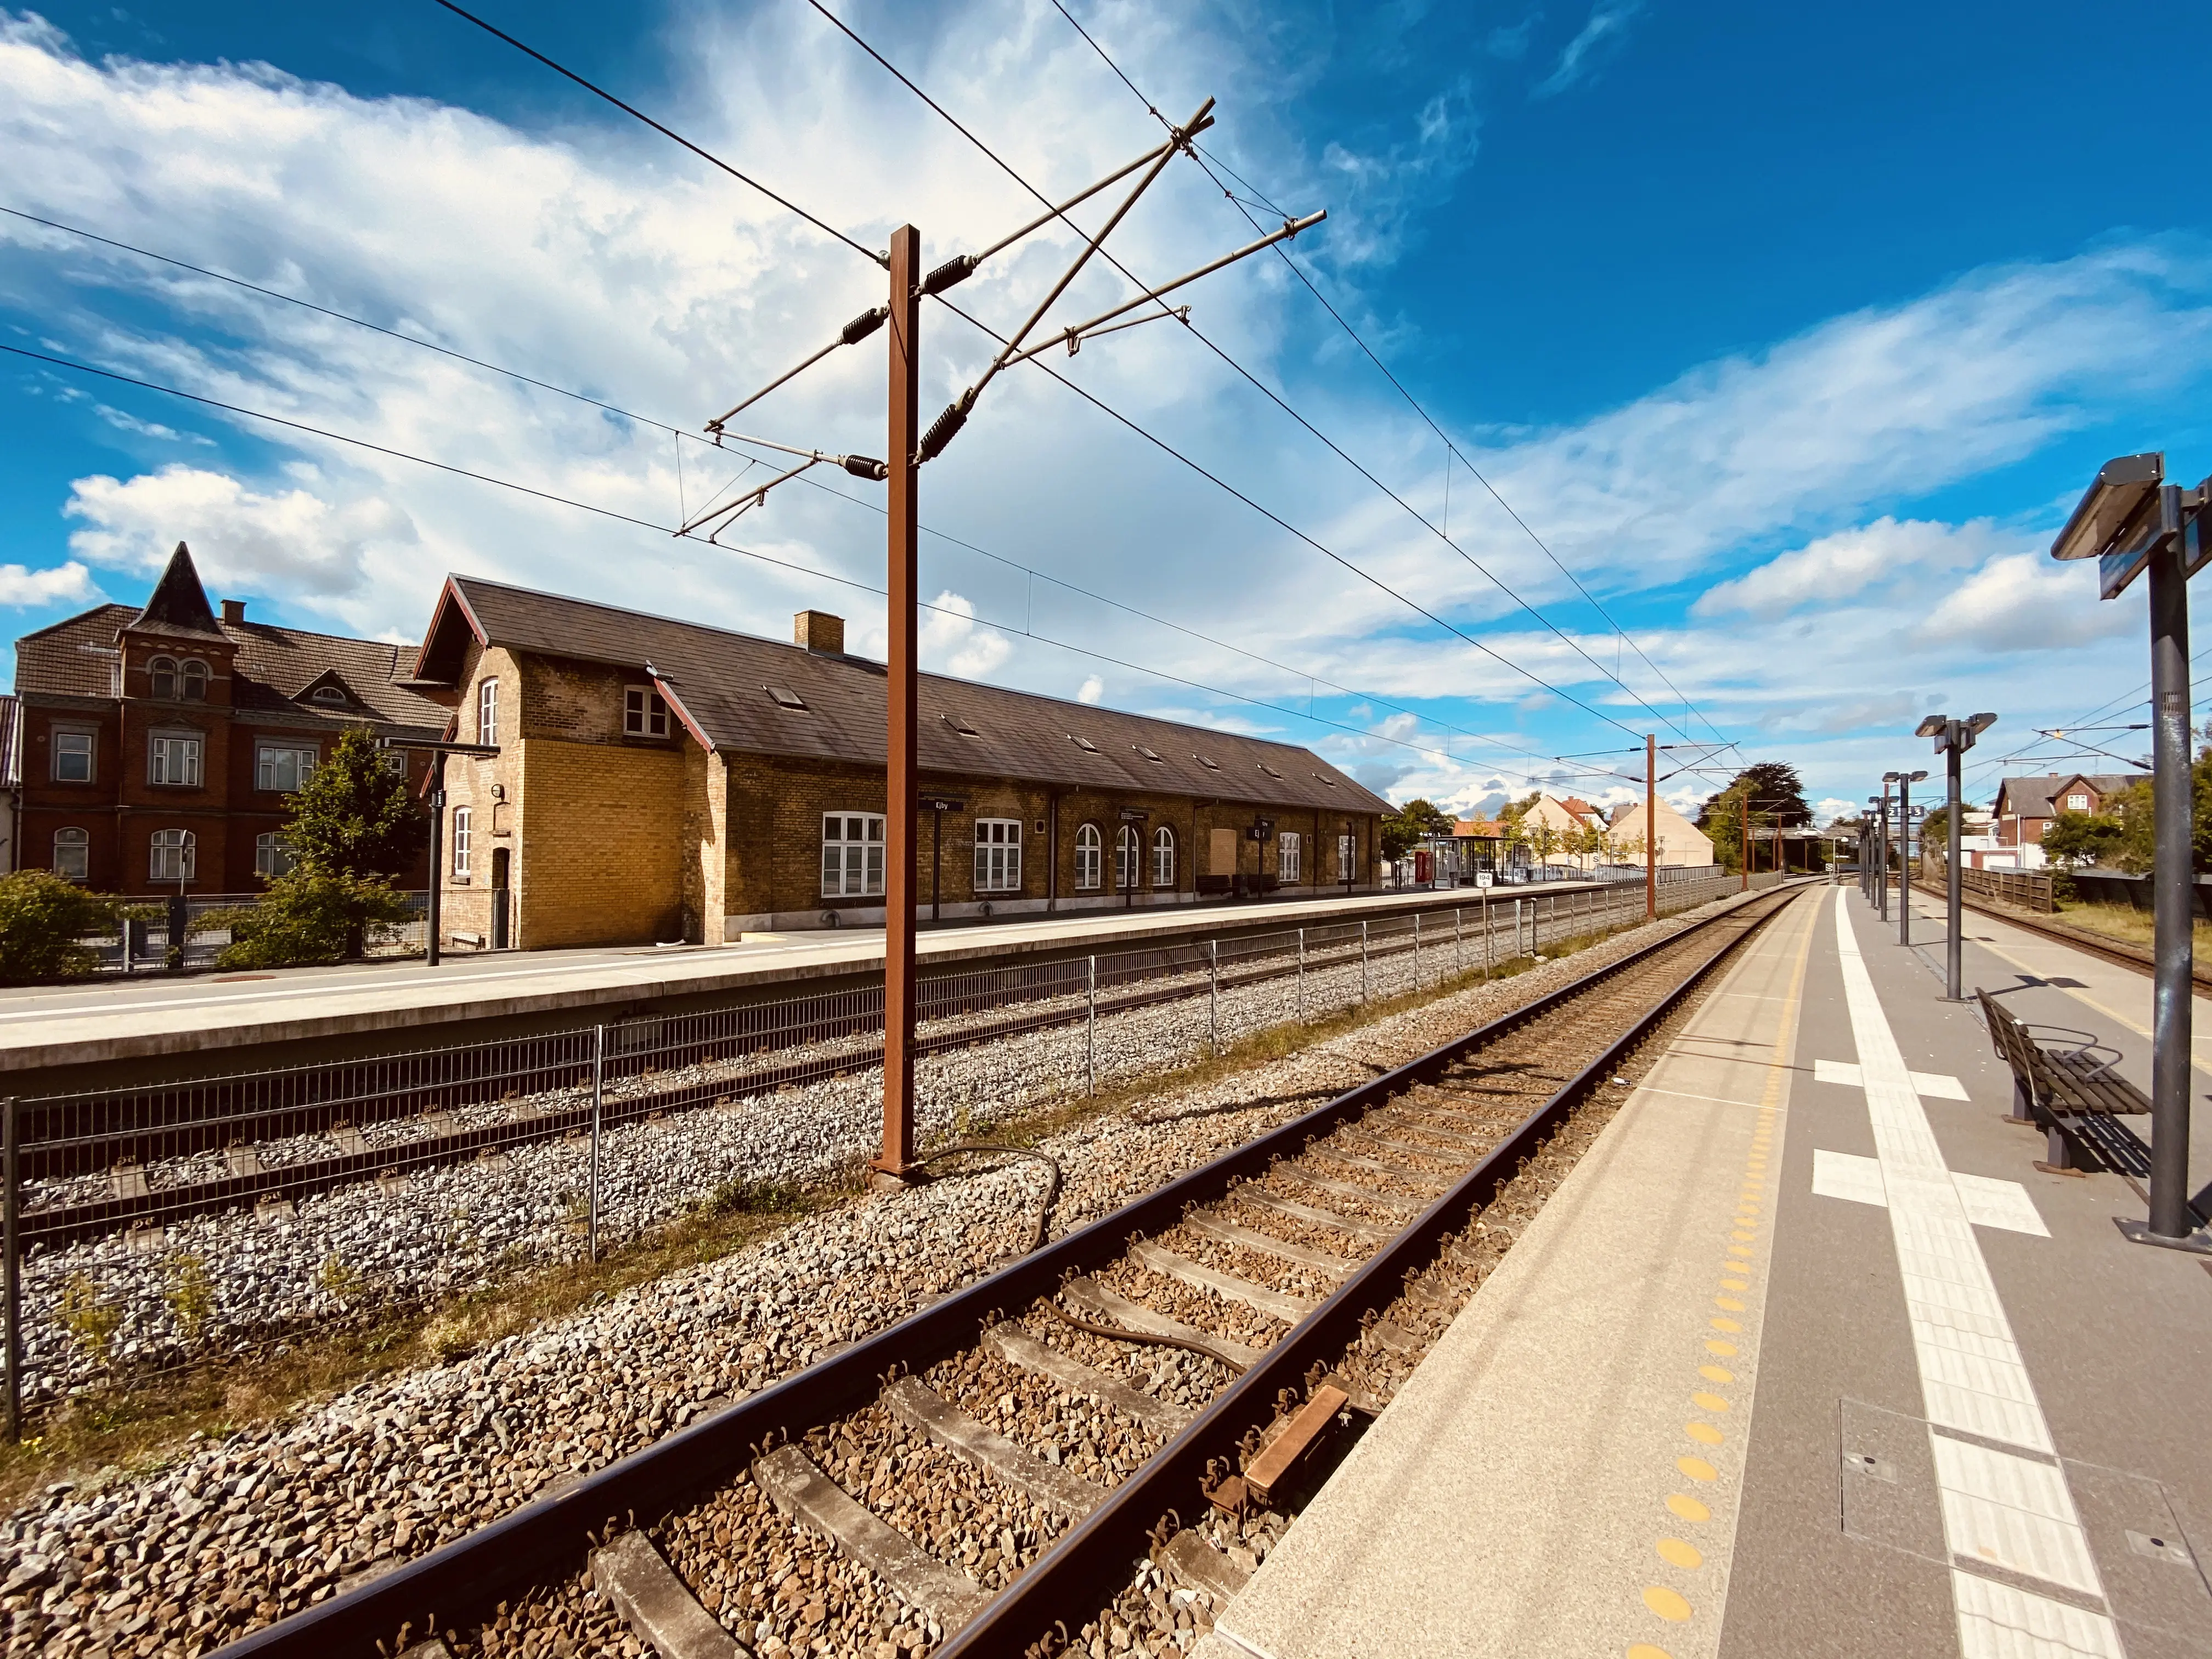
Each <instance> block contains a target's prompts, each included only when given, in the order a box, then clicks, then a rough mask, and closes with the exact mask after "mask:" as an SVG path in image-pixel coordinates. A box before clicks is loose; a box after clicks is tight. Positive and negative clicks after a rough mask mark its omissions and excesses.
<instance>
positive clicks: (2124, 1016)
mask: <svg viewBox="0 0 2212 1659" xmlns="http://www.w3.org/2000/svg"><path fill="white" fill-rule="evenodd" d="M1965 931H1966V935H1967V939H1966V957H1965V961H1966V987H1967V988H1968V989H1969V991H1970V992H1971V990H1972V987H1975V986H1976V985H1980V986H1984V987H1988V988H1989V989H1990V990H1991V991H1992V992H2000V993H2002V994H2003V995H2004V997H2005V1000H2006V1002H2007V1004H2008V1006H2014V1007H2015V1010H2016V1011H2017V1012H2019V1013H2020V1014H2021V1017H2022V1018H2026V1019H2029V1020H2034V1021H2039V1022H2048V1023H2052V1024H2065V1025H2069V1026H2072V1027H2075V1028H2084V1029H2089V1030H2094V1031H2096V1032H2097V1033H2098V1035H2100V1036H2102V1037H2103V1038H2104V1039H2105V1040H2106V1041H2107V1042H2110V1043H2112V1045H2113V1046H2114V1047H2116V1048H2119V1049H2120V1051H2121V1053H2122V1054H2123V1060H2122V1061H2121V1067H2122V1069H2123V1071H2124V1072H2125V1073H2127V1074H2129V1075H2130V1077H2132V1078H2134V1079H2135V1080H2136V1081H2138V1082H2140V1083H2144V1084H2147V1083H2148V1036H2147V1035H2146V1034H2147V1032H2148V1026H2149V1003H2148V998H2149V984H2150V981H2148V979H2147V978H2143V977H2141V976H2131V975H2128V973H2127V970H2125V969H2120V968H2118V967H2116V966H2113V965H2112V964H2106V963H2100V962H2097V961H2095V960H2094V959H2092V958H2089V957H2085V956H2082V955H2081V953H2079V952H2075V951H2069V950H2068V949H2067V948H2066V947H2064V946H2063V945H2053V944H2051V942H2050V941H2048V940H2046V939H2039V938H2036V937H2035V936H2032V935H2027V934H2026V933H2023V932H2021V930H2017V929H2006V928H2004V927H2002V924H2000V923H1995V922H1992V921H1990V920H1989V919H1986V918H1984V917H1981V916H1978V915H1972V913H1969V915H1968V916H1967V918H1966V929H1965ZM1914 933H1915V938H1914V941H1913V944H1912V945H1911V947H1900V946H1899V945H1898V944H1897V943H1896V932H1895V925H1894V922H1892V923H1891V924H1890V925H1889V926H1887V927H1885V926H1884V925H1883V924H1882V923H1881V921H1879V920H1877V918H1876V917H1875V915H1874V912H1873V910H1872V908H1871V907H1869V905H1868V904H1867V902H1865V901H1864V900H1863V898H1862V897H1861V896H1860V895H1859V893H1858V891H1857V889H1856V887H1826V888H1814V889H1808V890H1807V891H1806V892H1805V893H1804V894H1803V895H1802V896H1800V897H1799V898H1798V899H1797V900H1796V901H1795V902H1793V903H1792V904H1791V905H1790V907H1789V908H1788V909H1787V910H1786V911H1785V912H1784V915H1781V916H1780V917H1778V919H1777V920H1776V921H1774V922H1773V923H1772V924H1771V925H1770V926H1769V927H1768V928H1767V929H1766V930H1765V933H1763V934H1762V935H1761V937H1760V938H1759V939H1757V940H1756V941H1754V942H1753V945H1752V946H1751V947H1750V948H1749V949H1748V950H1747V952H1746V953H1745V955H1744V956H1743V957H1741V959H1740V960H1739V961H1738V963H1736V964H1735V966H1734V967H1733V968H1732V969H1730V970H1729V973H1728V974H1727V975H1726V977H1725V978H1724V980H1723V982H1722V983H1721V984H1720V985H1719V986H1718V987H1717V988H1716V989H1715V990H1714V991H1713V992H1712V993H1711V994H1709V995H1708V996H1707V997H1706V999H1705V1001H1704V1002H1703V1003H1702V1004H1701V1005H1700V1006H1699V1007H1698V1009H1697V1010H1696V1011H1695V1012H1694V1013H1693V1014H1692V1017H1691V1018H1689V1019H1688V1020H1687V1021H1686V1022H1685V1024H1684V1025H1683V1027H1682V1028H1681V1030H1680V1031H1679V1033H1678V1035H1677V1036H1674V1038H1673V1039H1672V1040H1671V1042H1669V1044H1668V1047H1667V1048H1666V1050H1665V1052H1664V1053H1663V1054H1662V1055H1661V1056H1660V1057H1659V1058H1658V1059H1657V1060H1656V1061H1655V1062H1654V1063H1653V1064H1652V1065H1651V1066H1650V1069H1649V1070H1648V1071H1647V1072H1646V1073H1644V1076H1643V1077H1642V1078H1641V1079H1640V1080H1639V1081H1638V1084H1637V1086H1636V1087H1635V1089H1634V1090H1633V1091H1632V1095H1631V1097H1630V1099H1629V1101H1628V1103H1627V1104H1626V1107H1625V1108H1624V1109H1623V1110H1622V1111H1621V1112H1620V1114H1619V1115H1617V1116H1616V1117H1615V1118H1614V1120H1613V1122H1612V1123H1611V1124H1609V1125H1608V1126H1607V1129H1606V1131H1605V1133H1603V1134H1602V1135H1601V1137H1600V1139H1599V1140H1598V1141H1597V1143H1596V1144H1595V1146H1593V1147H1592V1148H1591V1149H1590V1151H1589V1152H1588V1153H1586V1154H1585V1155H1584V1156H1583V1158H1582V1160H1581V1161H1580V1163H1578V1164H1577V1166H1576V1167H1575V1169H1574V1170H1573V1171H1572V1173H1571V1175H1570V1176H1568V1177H1567V1179H1566V1180H1565V1182H1563V1183H1562V1185H1561V1187H1560V1188H1559V1191H1558V1192H1557V1193H1556V1194H1554V1195H1553V1197H1552V1199H1551V1200H1549V1201H1548V1202H1547V1204H1546V1206H1545V1207H1544V1208H1543V1210H1542V1211H1541V1212H1540V1214H1539V1215H1538V1217H1537V1218H1536V1219H1535V1221H1534V1223H1532V1224H1531V1225H1529V1226H1528V1229H1527V1230H1526V1231H1525V1232H1524V1233H1523V1235H1522V1237H1521V1238H1520V1240H1519V1241H1518V1242H1517V1243H1516V1244H1515V1246H1514V1248H1513V1249H1512V1250H1511V1251H1510V1253H1509V1254H1508V1255H1507V1256H1506V1258H1505V1260H1504V1262H1503V1263H1502V1264H1501V1265H1500V1266H1499V1267H1498V1270H1497V1271H1496V1272H1495V1273H1493V1274H1492V1276H1491V1278H1490V1279H1489V1280H1488V1281H1487V1282H1486V1284H1485V1285H1483V1287H1482V1289H1481V1290H1480V1292H1479V1293H1478V1294H1477V1295H1476V1296H1475V1297H1474V1299H1473V1301H1471V1302H1470V1303H1469V1304H1468V1308H1467V1309H1466V1310H1465V1311H1464V1312H1463V1313H1462V1315H1461V1316H1460V1317H1459V1319H1458V1320H1457V1321H1456V1322H1455V1323H1454V1324H1453V1326H1452V1328H1450V1330H1449V1332H1448V1333H1447V1334H1445V1336H1444V1337H1443V1340H1441V1341H1440V1342H1439V1343H1438V1345H1437V1347H1436V1348H1435V1349H1434V1350H1432V1351H1431V1354H1430V1355H1429V1357H1428V1358H1427V1359H1426V1360H1425V1362H1424V1363H1423V1364H1422V1365H1421V1367H1420V1368H1419V1370H1417V1371H1416V1372H1415V1373H1414V1375H1413V1377H1412V1378H1411V1379H1410V1380H1409V1382H1408V1383H1407V1386H1406V1387H1405V1389H1403V1391H1402V1392H1401V1394H1400V1395H1398V1397H1397V1398H1396V1399H1395V1400H1394V1401H1392V1402H1391V1403H1390V1405H1389V1407H1387V1408H1386V1409H1385V1410H1384V1411H1383V1413H1382V1415H1381V1416H1380V1417H1379V1418H1378V1419H1376V1422H1375V1423H1374V1425H1372V1426H1371V1427H1370V1430H1369V1431H1368V1432H1367V1434H1366V1435H1365V1436H1364V1437H1363V1438H1362V1440H1361V1441H1360V1442H1359V1443H1358V1445H1357V1446H1356V1447H1354V1448H1353V1449H1352V1452H1351V1453H1350V1454H1349V1455H1348V1456H1347V1457H1346V1461H1345V1462H1344V1463H1343V1465H1342V1466H1341V1467H1340V1468H1339V1469H1338V1470H1337V1471H1336V1473H1335V1474H1334V1476H1333V1477H1332V1479H1331V1480H1329V1482H1328V1485H1327V1486H1324V1487H1323V1488H1322V1491H1321V1492H1320V1493H1319V1494H1318V1495H1317V1496H1316V1498H1315V1499H1314V1501H1313V1502H1312V1504H1310V1506H1309V1508H1308V1509H1307V1510H1306V1511H1305V1512H1304V1515H1303V1516H1301V1517H1300V1519H1299V1520H1298V1522H1297V1524H1296V1525H1295V1526H1293V1527H1292V1528H1291V1530H1290V1532H1289V1534H1287V1535H1286V1536H1285V1539H1284V1540H1283V1541H1282V1542H1281V1543H1280V1544H1279V1546H1278V1547H1276V1549H1275V1550H1274V1551H1273V1553H1270V1554H1269V1555H1268V1557H1267V1559H1266V1561H1265V1562H1264V1563H1262V1564H1261V1567H1260V1570H1259V1571H1258V1572H1257V1573H1256V1574H1255V1576H1254V1577H1252V1579H1251V1580H1250V1582H1249V1583H1248V1584H1247V1585H1246V1586H1245V1588H1244V1589H1243V1592H1242V1593H1241V1594H1240V1595H1238V1596H1237V1599H1236V1600H1235V1601H1233V1602H1232V1603H1231V1605H1230V1606H1229V1607H1227V1608H1226V1609H1225V1611H1224V1613H1222V1615H1221V1616H1220V1618H1219V1619H1218V1621H1217V1623H1216V1625H1215V1627H1214V1630H1213V1632H1212V1634H1211V1635H1209V1636H1208V1637H1207V1638H1205V1640H1204V1641H1203V1642H1201V1644H1200V1646H1199V1649H1198V1652H1199V1653H1200V1655H1203V1656H1204V1659H1254V1656H1261V1659H1324V1656H1327V1659H1370V1656H1371V1659H1383V1656H1391V1659H1424V1656H1437V1659H1443V1656H1447V1655H1449V1656H1455V1659H1465V1656H1490V1655H1497V1656H1506V1655H1512V1656H1526V1655H1538V1654H1542V1655H1552V1654H1559V1655H1606V1656H1626V1659H1689V1656H1692V1655H1696V1656H1711V1655H1720V1656H1723V1659H1764V1656H1784V1655H1787V1656H1837V1659H1841V1656H1846V1655H1849V1656H1863V1655H1871V1654H1880V1655H1883V1656H1904V1659H1923V1656H1924V1659H1951V1656H1959V1655H1964V1656H1966V1659H2031V1656H2033V1659H2067V1656H2096V1659H2117V1656H2121V1655H2127V1656H2131V1659H2181V1656H2184V1655H2196V1656H2202V1655H2203V1654H2205V1653H2207V1652H2208V1651H2212V1588H2208V1584H2207V1580H2206V1576H2205V1572H2204V1563H2205V1561H2206V1559H2207V1554H2208V1552H2212V1435H2208V1434H2207V1432H2206V1431H2205V1425H2206V1424H2207V1423H2208V1422H2212V1274H2208V1273H2207V1271H2206V1268H2205V1266H2204V1261H2203V1258H2199V1257H2196V1256H2193V1255H2186V1254H2183V1253H2179V1252H2176V1251H2170V1250H2161V1249H2151V1248H2146V1247H2144V1246H2142V1245H2138V1244H2134V1243H2129V1242H2127V1240H2125V1239H2124V1237H2122V1235H2121V1234H2120V1232H2119V1231H2118V1228H2117V1227H2115V1226H2114V1225H2113V1222H2114V1220H2115V1218H2120V1217H2130V1218H2139V1217H2141V1216H2142V1213H2143V1206H2142V1201H2141V1200H2139V1199H2138V1198H2137V1196H2136V1194H2135V1193H2134V1192H2133V1191H2132V1190H2130V1188H2129V1187H2128V1185H2127V1184H2126V1183H2125V1182H2123V1181H2122V1179H2121V1178H2120V1177H2118V1176H2111V1175H2103V1174H2099V1175H2092V1176H2087V1177H2069V1176H2055V1175H2045V1174H2041V1173H2039V1172H2038V1171H2037V1170H2035V1169H2034V1168H2033V1162H2034V1160H2035V1159H2037V1158H2039V1157H2041V1156H2042V1154H2043V1140H2042V1136H2041V1135H2040V1133H2038V1132H2035V1131H2033V1130H2030V1129H2026V1128H2022V1127H2015V1126H2014V1125H2011V1124H2008V1123H2007V1122H2004V1121H2002V1118H2003V1117H2004V1115H2005V1114H2006V1113H2007V1111H2008V1109H2009V1105H2010V1097H2011V1079H2010V1075H2009V1073H2008V1072H2007V1071H2006V1069H2005V1068H2004V1066H2002V1062H2000V1061H1998V1060H1996V1057H1995V1055H1994V1054H1993V1052H1992V1051H1991V1049H1990V1044H1989V1041H1988V1038H1987V1036H1985V1034H1984V1031H1983V1030H1982V1026H1981V1021H1980V1018H1979V1014H1978V1009H1977V1008H1976V1006H1974V1005H1973V1004H1972V1002H1971V1001H1969V1002H1967V1003H1966V1004H1963V1005H1960V1004H1951V1003H1947V1002H1945V1001H1943V1000H1942V991H1943V984H1942V920H1941V917H1940V915H1934V914H1930V915H1927V916H1926V917H1924V918H1917V919H1916V921H1915V923H1914ZM2008 934H2012V935H2017V937H2008V936H2007V935H2008ZM2031 939H2032V940H2033V944H2032V945H2024V944H2023V943H2022V941H2024V940H2031ZM1931 964H1932V968H1931ZM2197 1018H2198V1020H2199V1022H2200V1031H2212V1009H2207V1008H2206V1007H2205V1006H2204V1003H2203V999H2199V1001H2198V1013H2197ZM2199 1052H2200V1054H2202V1053H2203V1052H2204V1049H2203V1045H2202V1043H2201V1042H2200V1048H2199ZM2208 1081H2212V1079H2208ZM2197 1092H2198V1097H2199V1098H2198V1103H2197V1113H2196V1116H2197V1120H2198V1123H2197V1128H2198V1133H2197V1137H2196V1139H2197V1143H2198V1144H2197V1157H2196V1158H2195V1160H2194V1164H2195V1166H2196V1167H2198V1168H2199V1169H2200V1170H2202V1169H2204V1168H2206V1167H2208V1165H2212V1160H2208V1159H2207V1158H2206V1156H2205V1151H2204V1144H2205V1140H2206V1139H2207V1137H2206V1133H2205V1131H2206V1130H2207V1129H2208V1128H2212V1124H2208V1122H2207V1120H2208V1119H2212V1109H2208V1106H2207V1104H2206V1103H2205V1101H2204V1099H2203V1095H2204V1092H2205V1091H2203V1089H2200V1090H2199V1091H2197ZM2131 1122H2132V1123H2133V1124H2134V1126H2136V1127H2138V1129H2139V1130H2140V1131H2142V1132H2143V1133H2148V1120H2146V1119H2142V1118H2136V1119H2134V1120H2131Z"/></svg>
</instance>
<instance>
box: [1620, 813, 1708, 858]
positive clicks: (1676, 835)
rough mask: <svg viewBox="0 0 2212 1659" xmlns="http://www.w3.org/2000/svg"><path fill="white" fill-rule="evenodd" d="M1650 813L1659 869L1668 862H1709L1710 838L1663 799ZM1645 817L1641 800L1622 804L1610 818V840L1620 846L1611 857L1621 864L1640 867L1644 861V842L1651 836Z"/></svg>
mask: <svg viewBox="0 0 2212 1659" xmlns="http://www.w3.org/2000/svg"><path fill="white" fill-rule="evenodd" d="M1657 808H1658V810H1657V811H1656V814H1654V815H1653V817H1656V825H1657V829H1656V846H1657V850H1658V855H1659V864H1660V866H1661V867H1662V868H1665V867H1666V866H1670V865H1706V864H1711V863H1712V862H1713V843H1712V838H1711V836H1708V835H1706V834H1705V831H1704V830H1702V829H1699V828H1698V826H1697V825H1696V824H1694V823H1691V822H1690V821H1689V819H1687V818H1686V817H1683V816H1682V815H1681V814H1680V812H1678V811H1675V810H1674V808H1673V807H1671V806H1669V805H1667V803H1666V802H1665V801H1663V800H1662V801H1660V802H1659V803H1658V804H1657ZM1646 823H1647V818H1646V817H1645V812H1644V803H1643V802H1642V801H1640V800H1639V801H1635V802H1632V803H1631V804H1630V805H1625V806H1623V807H1622V808H1621V809H1620V812H1619V813H1618V814H1617V815H1615V817H1614V818H1613V831H1612V833H1613V842H1614V845H1615V846H1616V847H1617V848H1619V849H1620V850H1619V851H1617V852H1616V853H1615V854H1613V857H1614V858H1615V860H1617V861H1618V862H1620V863H1622V864H1633V865H1635V866H1638V868H1641V867H1642V866H1643V865H1644V842H1646V841H1647V840H1652V839H1654V836H1653V835H1652V832H1651V831H1650V830H1648V829H1646V827H1645V825H1646Z"/></svg>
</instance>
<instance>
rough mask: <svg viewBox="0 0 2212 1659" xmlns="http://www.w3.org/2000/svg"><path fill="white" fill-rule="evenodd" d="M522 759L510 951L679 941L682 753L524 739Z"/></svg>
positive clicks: (683, 848) (682, 861)
mask: <svg viewBox="0 0 2212 1659" xmlns="http://www.w3.org/2000/svg"><path fill="white" fill-rule="evenodd" d="M521 750H522V754H521V765H522V774H523V791H522V799H523V812H522V816H521V824H520V829H521V834H520V841H521V843H522V851H521V854H520V859H519V860H518V862H517V866H516V878H515V888H516V894H515V901H516V904H517V909H518V919H519V923H520V925H519V927H518V928H517V930H516V939H515V944H516V945H517V946H518V947H520V948H521V949H524V950H540V951H543V950H552V949H556V948H557V947H559V946H562V945H636V944H650V943H653V942H655V941H657V940H665V939H677V938H680V937H681V936H682V927H683V924H682V921H681V915H682V910H683V906H684V864H685V862H686V857H685V855H686V853H687V851H689V850H690V848H689V847H687V844H686V841H685V836H684V822H685V811H684V795H685V791H684V757H683V756H682V755H681V753H679V752H678V751H677V750H660V749H632V748H623V747H619V746H617V745H614V744H591V743H570V742H566V741H564V740H562V739H561V738H529V737H526V738H524V739H523V740H522V744H521ZM690 846H691V847H696V842H693V843H691V844H690ZM692 861H693V863H694V865H695V867H696V853H694V854H692Z"/></svg>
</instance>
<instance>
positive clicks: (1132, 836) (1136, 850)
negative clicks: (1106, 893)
mask: <svg viewBox="0 0 2212 1659" xmlns="http://www.w3.org/2000/svg"><path fill="white" fill-rule="evenodd" d="M1144 844H1145V843H1144V842H1143V840H1142V839H1141V838H1140V837H1139V836H1138V834H1137V826H1136V825H1135V824H1133V823H1125V824H1123V825H1122V826H1121V834H1120V835H1118V836H1115V837H1114V889H1115V891H1116V892H1119V891H1120V890H1121V889H1122V888H1124V887H1134V886H1135V885H1136V884H1137V862H1138V860H1139V858H1140V857H1141V856H1142V854H1141V850H1140V849H1141V848H1143V846H1144Z"/></svg>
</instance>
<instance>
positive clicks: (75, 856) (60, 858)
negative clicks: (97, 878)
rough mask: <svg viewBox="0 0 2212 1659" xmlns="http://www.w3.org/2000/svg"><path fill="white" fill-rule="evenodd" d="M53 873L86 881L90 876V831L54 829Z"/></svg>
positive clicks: (72, 879)
mask: <svg viewBox="0 0 2212 1659" xmlns="http://www.w3.org/2000/svg"><path fill="white" fill-rule="evenodd" d="M54 873H55V874H56V875H58V876H67V877H68V878H70V880H71V881H88V880H90V879H91V878H92V832H91V831H90V830H88V829H57V830H55V831H54Z"/></svg>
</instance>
